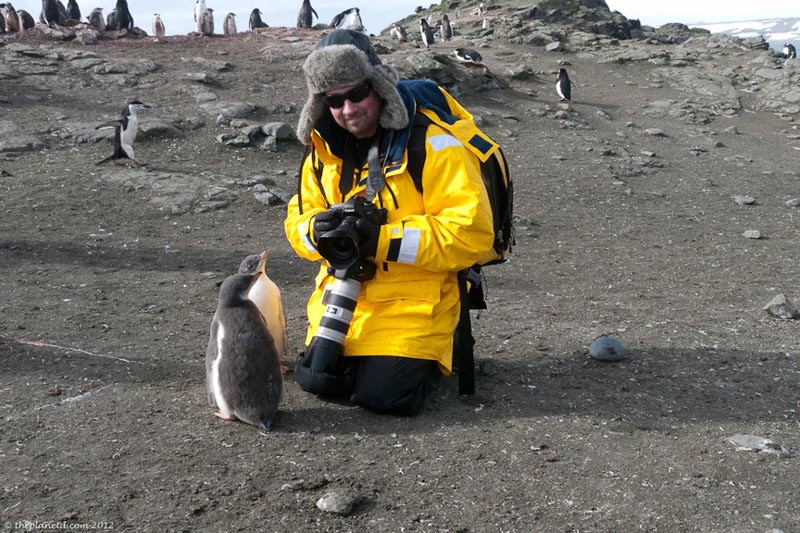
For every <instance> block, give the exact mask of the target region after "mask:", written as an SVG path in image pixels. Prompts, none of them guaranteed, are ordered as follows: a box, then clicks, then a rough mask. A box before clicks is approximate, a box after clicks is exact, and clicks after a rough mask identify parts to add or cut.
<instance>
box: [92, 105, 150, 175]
mask: <svg viewBox="0 0 800 533" xmlns="http://www.w3.org/2000/svg"><path fill="white" fill-rule="evenodd" d="M149 107H150V104H145V103H142V102H140V101H138V100H133V101H131V102H130V103H128V105H126V106H125V109H123V110H122V114H121V115H120V117H119V118H118V119H116V120H111V121H109V122H105V123H103V124H100V125H99V126H97V127H96V128H95V129H96V130H99V129H101V128H114V130H115V131H114V151H113V152H112V153H111V155H110V156H108V157H106V158H105V159H103V160H102V161H98V162H97V163H95V164H97V165H99V164H101V163H105V162H106V161H111V160H115V159H130V160H131V161H133V162H134V163H136V164H140V163H139V162H138V161H136V158H135V157H134V155H133V143H134V141H135V140H136V134H137V132H138V131H139V115H138V114H139V111H141V110H142V109H148V108H149Z"/></svg>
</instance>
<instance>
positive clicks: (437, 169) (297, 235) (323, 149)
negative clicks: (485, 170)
mask: <svg viewBox="0 0 800 533" xmlns="http://www.w3.org/2000/svg"><path fill="white" fill-rule="evenodd" d="M405 83H409V82H401V88H402V85H403V84H405ZM411 83H415V84H420V85H415V86H414V88H416V89H419V88H420V87H421V90H422V93H423V95H424V94H425V91H428V92H427V94H428V95H429V96H431V97H432V98H433V100H435V101H438V102H439V103H440V105H441V102H442V101H444V102H446V105H447V107H448V109H446V110H442V109H438V108H437V109H436V110H432V109H428V108H425V107H422V105H423V104H422V102H420V100H423V101H425V102H428V100H425V99H424V98H420V97H419V94H417V93H414V96H413V99H412V100H411V103H410V104H409V103H407V105H408V106H409V114H410V116H413V112H414V111H417V112H421V113H424V114H425V115H426V116H428V118H430V119H431V121H432V123H431V124H430V125H429V126H428V128H427V132H426V153H427V155H426V159H425V167H424V169H423V172H422V189H423V191H424V195H423V194H420V192H419V191H417V189H416V188H415V186H414V183H413V179H412V178H411V176H410V174H409V173H408V171H407V170H406V163H407V153H406V150H405V144H403V145H402V146H401V147H400V149H401V150H402V151H400V152H399V151H397V150H395V152H394V153H395V156H396V157H397V156H398V155H399V156H400V157H401V158H400V159H399V160H395V161H391V159H392V158H391V157H388V155H391V147H389V148H387V150H386V151H387V154H386V155H387V157H385V158H384V159H383V161H384V165H383V168H384V174H385V176H386V186H385V187H384V189H383V190H382V191H381V192H380V193H379V195H378V197H377V198H376V199H375V200H374V202H375V203H376V204H379V205H381V206H382V207H385V208H386V209H387V219H388V222H387V224H385V225H383V226H382V227H381V231H380V237H379V240H378V248H377V252H376V255H375V258H374V260H373V262H374V263H375V264H376V265H377V267H378V268H377V273H376V275H375V277H374V278H373V279H371V280H369V281H366V282H364V283H363V285H362V287H361V292H360V294H359V298H358V304H357V307H356V310H355V313H354V316H353V319H352V321H351V323H350V328H349V330H348V333H347V338H346V340H345V350H344V353H345V355H346V356H363V355H393V356H403V357H413V358H418V359H430V360H434V361H438V362H439V364H440V369H441V370H442V372H443V373H445V374H449V373H450V371H451V368H452V350H453V333H454V331H455V328H456V326H457V324H458V318H459V290H458V282H457V273H458V271H459V270H462V269H464V268H467V267H469V266H472V265H473V264H475V263H477V262H479V261H481V260H482V259H484V258H485V257H487V254H491V253H492V242H493V239H494V230H493V226H492V214H491V207H490V204H489V199H488V197H487V195H486V191H485V189H484V186H483V184H482V178H481V174H480V168H479V165H478V160H477V159H476V157H475V156H474V155H475V149H474V147H469V146H468V145H469V142H468V141H469V140H470V139H473V141H474V140H475V139H477V140H478V141H480V143H479V144H482V143H483V142H484V140H488V141H487V142H489V143H491V146H490V147H489V148H488V151H486V150H487V147H486V146H485V145H484V146H483V149H484V151H485V154H482V153H478V154H477V155H478V156H479V157H481V159H485V158H486V157H488V155H489V154H491V152H492V151H493V150H494V149H495V148H496V146H497V145H496V144H495V143H494V142H493V141H491V139H488V138H487V137H486V136H485V135H483V134H482V133H481V132H480V130H478V129H477V127H476V126H475V125H474V123H473V122H472V116H471V115H470V114H469V113H468V112H467V111H465V110H464V109H463V108H462V107H461V106H460V105H459V104H458V103H457V102H456V101H455V100H454V99H453V98H452V97H451V96H450V95H449V94H447V92H446V91H444V90H442V89H440V88H438V87H437V86H436V85H435V84H432V83H430V82H411ZM432 88H433V89H432ZM431 91H435V93H438V94H435V93H434V92H431ZM409 94H410V93H409V91H408V90H401V95H403V96H404V99H405V100H407V101H408V96H409ZM417 104H419V107H417ZM431 107H433V105H431ZM442 117H445V120H443V119H442ZM454 117H455V118H460V119H461V120H456V121H454ZM329 120H332V119H329ZM447 120H450V121H451V122H452V124H450V123H447ZM409 129H410V126H409V128H407V129H406V130H403V131H402V132H397V131H394V132H391V135H392V136H393V137H392V138H395V139H397V138H399V139H400V140H401V142H403V143H407V139H408V135H407V134H408V130H409ZM389 134H390V132H389V131H387V130H384V132H383V135H384V138H385V137H386V136H387V135H389ZM460 139H466V140H467V141H462V140H460ZM311 140H312V146H313V150H314V153H313V154H312V155H311V156H309V157H307V158H306V160H305V162H304V164H303V167H302V171H301V173H302V177H301V195H300V197H302V203H303V206H302V213H301V212H300V211H301V210H300V209H299V208H298V195H297V194H295V196H294V197H293V198H292V199H291V200H290V202H289V205H288V210H287V211H288V212H287V218H286V221H285V230H286V235H287V238H288V240H289V242H290V244H291V245H292V247H293V248H294V250H295V251H296V252H297V254H298V255H299V256H300V257H302V258H304V259H308V260H311V261H320V260H322V257H321V256H320V255H319V253H318V252H317V250H316V247H315V245H314V243H313V242H312V239H311V232H310V227H311V225H312V224H313V221H312V219H313V217H314V215H316V214H317V213H319V212H321V211H324V210H326V209H327V208H328V202H329V203H330V204H335V203H341V202H344V201H345V200H347V198H349V197H351V196H354V195H362V196H363V195H364V193H365V187H366V177H367V166H366V164H365V165H364V167H363V168H361V169H356V174H355V179H354V185H353V188H352V189H351V190H350V191H349V192H348V193H347V194H346V195H345V196H344V197H343V196H342V194H341V193H340V192H339V173H340V171H341V168H342V159H341V158H340V157H339V156H337V155H334V153H332V151H331V148H330V145H329V144H328V142H326V140H325V139H323V138H322V136H321V134H320V131H319V129H315V130H314V131H313V132H312V134H311ZM465 142H466V144H465ZM470 152H472V153H470ZM316 158H318V160H319V161H320V162H321V163H322V164H323V165H324V167H323V170H322V174H321V178H320V180H319V182H318V181H317V177H316V176H315V173H314V170H313V169H312V160H314V159H316ZM387 161H388V162H387ZM320 183H321V185H322V188H324V194H323V191H322V190H321V189H320ZM332 281H333V277H332V276H330V275H328V273H327V262H326V261H324V260H322V262H321V265H320V270H319V273H318V274H317V276H316V287H315V290H314V292H313V293H312V295H311V298H310V300H309V301H308V305H307V314H308V320H309V326H308V332H307V337H306V344H308V343H309V342H310V341H311V339H312V338H313V337H314V335H315V334H316V331H317V327H318V325H319V322H320V318H321V316H322V313H323V311H324V310H325V306H324V305H323V304H322V303H321V301H322V294H323V291H324V288H325V286H326V285H327V284H328V283H329V282H332Z"/></svg>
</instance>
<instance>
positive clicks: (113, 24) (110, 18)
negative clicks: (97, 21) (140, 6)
mask: <svg viewBox="0 0 800 533" xmlns="http://www.w3.org/2000/svg"><path fill="white" fill-rule="evenodd" d="M106 29H107V30H108V31H115V30H118V29H119V21H118V20H117V10H116V9H112V10H111V12H110V13H109V14H108V15H106Z"/></svg>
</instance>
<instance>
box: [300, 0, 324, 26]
mask: <svg viewBox="0 0 800 533" xmlns="http://www.w3.org/2000/svg"><path fill="white" fill-rule="evenodd" d="M314 17H317V18H318V19H319V15H317V12H316V11H314V8H313V7H311V0H303V5H301V6H300V12H299V13H298V14H297V27H298V28H302V29H308V28H310V27H311V26H313V25H314Z"/></svg>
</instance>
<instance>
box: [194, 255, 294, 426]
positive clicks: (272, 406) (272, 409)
mask: <svg viewBox="0 0 800 533" xmlns="http://www.w3.org/2000/svg"><path fill="white" fill-rule="evenodd" d="M266 255H267V254H266V252H265V253H263V254H261V256H260V260H259V266H258V267H257V268H256V269H255V271H254V272H246V273H239V274H234V275H233V276H229V277H227V278H226V279H225V281H223V282H222V286H221V287H220V291H219V300H218V303H217V309H216V311H215V313H214V318H213V319H212V320H211V327H210V332H209V333H210V334H209V340H208V348H207V349H206V386H207V391H208V401H209V404H210V405H212V406H213V405H216V407H217V409H218V411H217V413H216V414H217V416H218V417H220V418H222V419H224V420H241V421H242V422H245V423H247V424H251V425H253V426H256V427H258V428H260V429H263V430H268V429H270V428H271V427H272V423H273V421H274V419H275V415H276V413H277V412H278V406H279V404H280V401H281V396H282V393H283V376H282V374H281V367H280V357H279V355H278V352H277V349H276V347H275V339H273V337H272V335H271V334H270V332H269V328H268V324H267V323H266V321H265V319H264V317H263V316H262V314H261V312H260V311H259V310H258V308H257V307H256V304H255V303H254V302H253V301H252V300H251V299H250V297H249V294H250V292H251V290H252V287H253V285H254V284H255V283H257V282H258V279H259V278H260V277H261V276H262V275H263V274H262V273H263V272H264V268H263V263H264V262H266Z"/></svg>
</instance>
